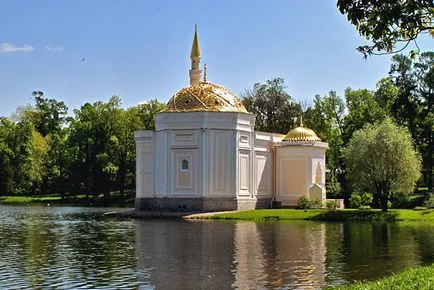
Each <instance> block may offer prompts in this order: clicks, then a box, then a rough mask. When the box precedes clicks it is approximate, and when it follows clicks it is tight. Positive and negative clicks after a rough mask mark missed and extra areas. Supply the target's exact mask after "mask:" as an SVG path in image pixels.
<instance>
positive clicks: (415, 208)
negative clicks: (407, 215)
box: [413, 206, 428, 210]
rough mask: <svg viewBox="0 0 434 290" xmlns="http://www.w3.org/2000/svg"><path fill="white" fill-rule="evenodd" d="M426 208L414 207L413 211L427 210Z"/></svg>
mask: <svg viewBox="0 0 434 290" xmlns="http://www.w3.org/2000/svg"><path fill="white" fill-rule="evenodd" d="M427 209H428V208H426V207H424V206H416V207H414V208H413V210H427Z"/></svg>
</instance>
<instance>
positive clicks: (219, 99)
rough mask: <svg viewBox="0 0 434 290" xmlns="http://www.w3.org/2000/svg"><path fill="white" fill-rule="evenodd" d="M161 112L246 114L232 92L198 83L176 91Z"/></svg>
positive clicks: (220, 87) (216, 86)
mask: <svg viewBox="0 0 434 290" xmlns="http://www.w3.org/2000/svg"><path fill="white" fill-rule="evenodd" d="M163 112H238V113H248V112H247V110H246V108H245V107H244V106H243V104H242V103H241V101H240V99H238V98H237V97H236V96H235V95H234V94H233V93H232V92H230V91H229V90H228V89H226V88H225V87H222V86H219V85H216V84H213V83H209V82H200V83H199V84H196V85H190V86H188V87H186V88H183V89H181V90H180V91H178V92H177V93H176V94H175V95H174V96H173V97H172V98H171V99H170V100H169V102H168V103H167V106H166V108H165V109H164V110H163Z"/></svg>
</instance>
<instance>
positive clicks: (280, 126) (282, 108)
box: [242, 78, 302, 134]
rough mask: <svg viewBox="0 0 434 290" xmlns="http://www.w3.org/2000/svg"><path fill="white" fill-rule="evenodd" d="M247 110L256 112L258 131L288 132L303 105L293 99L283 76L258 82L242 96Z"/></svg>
mask: <svg viewBox="0 0 434 290" xmlns="http://www.w3.org/2000/svg"><path fill="white" fill-rule="evenodd" d="M242 102H243V104H244V106H245V107H246V109H247V111H249V112H250V113H253V114H255V116H256V123H255V129H256V130H258V131H264V132H272V133H281V134H286V133H288V131H289V130H290V129H292V128H294V127H295V126H296V125H298V124H297V123H296V122H297V120H299V118H300V115H301V113H302V108H301V105H300V104H298V103H294V102H292V101H291V96H290V95H289V94H288V93H287V92H286V91H285V82H284V80H283V79H282V78H274V79H271V80H267V81H266V83H265V84H261V83H256V84H255V85H254V86H253V89H252V90H247V91H246V93H245V94H244V96H242Z"/></svg>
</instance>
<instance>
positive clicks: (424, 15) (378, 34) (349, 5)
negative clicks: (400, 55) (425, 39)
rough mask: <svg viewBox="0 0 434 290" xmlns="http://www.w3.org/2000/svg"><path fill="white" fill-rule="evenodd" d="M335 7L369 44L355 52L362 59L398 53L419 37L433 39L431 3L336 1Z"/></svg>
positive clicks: (412, 0)
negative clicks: (357, 52) (424, 36)
mask: <svg viewBox="0 0 434 290" xmlns="http://www.w3.org/2000/svg"><path fill="white" fill-rule="evenodd" d="M337 6H338V9H339V11H340V12H341V13H342V14H344V15H346V16H347V19H348V21H349V22H350V23H351V24H353V25H354V26H355V27H356V29H357V30H358V31H359V33H360V34H361V35H363V36H364V37H365V38H366V39H368V40H370V41H372V44H371V45H362V46H359V47H358V48H357V50H358V51H360V52H362V53H363V55H364V56H365V57H367V56H368V55H371V54H384V53H395V52H399V51H402V50H403V49H405V48H406V47H407V46H408V45H409V44H410V43H411V42H414V41H416V39H417V37H418V36H419V35H420V34H428V35H431V36H432V35H434V34H433V31H434V24H433V20H434V2H433V1H432V0H401V1H396V0H381V1H379V0H364V1H360V0H338V1H337ZM397 45H400V46H399V47H396V46H397Z"/></svg>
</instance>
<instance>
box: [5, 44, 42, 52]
mask: <svg viewBox="0 0 434 290" xmlns="http://www.w3.org/2000/svg"><path fill="white" fill-rule="evenodd" d="M33 50H35V49H34V48H33V46H31V45H27V44H24V45H21V46H18V45H14V44H12V43H7V42H3V43H1V44H0V53H6V52H22V51H33Z"/></svg>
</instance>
